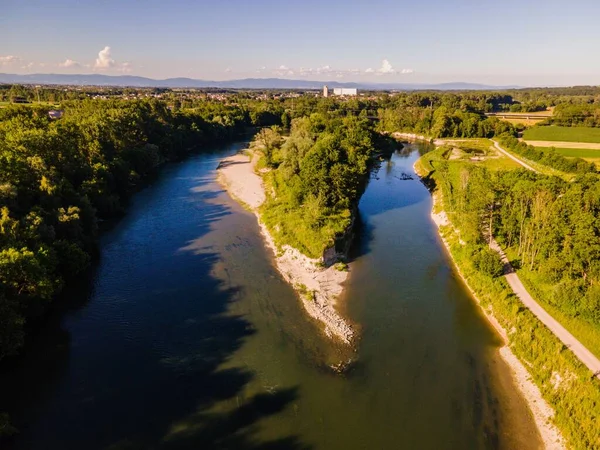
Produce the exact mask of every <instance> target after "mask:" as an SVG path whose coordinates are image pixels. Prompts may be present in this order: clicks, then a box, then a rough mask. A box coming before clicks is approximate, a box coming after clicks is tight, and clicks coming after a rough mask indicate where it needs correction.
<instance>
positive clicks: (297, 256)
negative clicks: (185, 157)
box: [217, 153, 355, 344]
mask: <svg viewBox="0 0 600 450" xmlns="http://www.w3.org/2000/svg"><path fill="white" fill-rule="evenodd" d="M255 164H256V157H253V156H252V155H249V154H247V153H238V154H236V155H234V156H231V157H228V158H225V159H224V160H223V161H221V162H220V163H219V166H218V167H217V171H218V178H217V179H218V181H219V183H220V184H221V185H222V186H223V187H224V188H225V189H226V190H227V192H228V193H229V194H230V196H231V197H232V198H234V199H235V200H237V201H238V202H240V203H241V204H242V205H244V206H245V207H246V208H247V209H249V210H250V211H251V212H252V213H254V215H255V216H256V217H257V219H258V223H259V226H260V229H261V234H262V235H263V238H264V240H265V244H266V245H267V247H268V248H270V249H271V251H272V252H273V257H274V260H275V265H276V267H277V270H278V271H279V272H280V273H281V275H282V276H283V278H284V279H285V280H286V281H287V282H288V283H290V285H292V287H293V288H294V289H295V290H296V292H297V293H298V295H299V297H300V299H301V301H302V305H303V306H304V309H305V310H306V312H307V313H308V314H309V315H310V316H311V317H312V318H314V319H316V320H317V321H319V322H320V323H321V324H322V325H323V326H324V332H325V334H326V335H327V336H329V337H331V338H335V339H338V340H340V341H341V342H343V343H345V344H352V342H353V340H354V338H355V331H354V329H353V328H352V326H351V325H350V323H349V322H348V321H347V320H346V319H344V318H343V317H342V316H341V315H340V313H339V312H338V311H337V309H336V308H335V305H336V300H337V298H338V297H339V295H340V294H341V293H342V291H343V284H344V282H345V281H346V279H347V278H348V272H347V271H341V270H338V269H337V268H336V267H335V266H333V265H331V266H329V267H327V268H323V267H321V266H322V260H321V259H312V258H308V257H307V256H305V255H304V254H302V253H301V252H300V251H298V250H297V249H295V248H293V247H291V246H289V245H284V246H282V247H281V248H278V247H277V245H276V244H275V241H274V240H273V237H272V236H271V234H270V233H269V231H268V230H267V228H266V226H265V225H264V223H262V221H261V217H260V214H259V211H258V208H259V207H260V205H262V203H263V202H264V201H265V192H264V187H263V183H262V178H261V177H260V176H259V175H258V174H257V173H256V172H255Z"/></svg>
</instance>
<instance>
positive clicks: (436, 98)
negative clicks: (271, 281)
mask: <svg viewBox="0 0 600 450" xmlns="http://www.w3.org/2000/svg"><path fill="white" fill-rule="evenodd" d="M15 99H19V100H22V99H24V101H25V102H26V103H24V104H22V103H21V102H20V101H19V104H15V103H11V102H13V101H14V100H15ZM0 101H2V102H4V103H2V104H0V106H2V108H0V211H1V215H0V359H2V358H4V359H5V363H10V358H15V357H18V356H15V355H18V353H19V352H20V351H26V349H27V348H26V346H25V347H24V344H25V343H26V342H27V336H28V333H30V332H31V331H33V330H35V327H36V325H37V324H39V323H42V322H43V320H44V317H45V314H46V313H47V311H48V309H49V308H51V307H52V301H53V300H54V299H56V298H57V296H58V295H59V294H60V292H61V289H62V288H63V287H64V286H65V285H66V284H67V283H69V282H70V280H72V279H73V278H74V277H76V276H78V275H80V274H81V273H82V272H83V271H85V269H86V268H87V267H89V266H90V264H94V260H95V258H97V256H98V251H97V238H98V235H99V233H100V232H99V229H100V228H101V222H102V221H106V220H113V219H115V218H118V217H120V216H123V215H124V214H126V213H127V204H128V198H129V197H130V196H131V195H132V194H133V193H134V192H136V191H137V190H139V189H142V188H143V186H144V184H145V182H146V180H148V179H151V177H152V176H153V175H154V174H155V173H156V172H157V171H159V170H160V168H161V166H162V165H163V164H165V163H167V162H169V161H176V160H180V159H182V158H185V157H187V156H188V155H191V154H193V153H194V152H202V151H203V149H204V148H206V147H208V146H210V145H213V144H217V143H224V142H227V141H230V140H231V139H233V138H234V137H237V136H240V135H241V134H243V133H244V132H251V133H252V134H253V135H254V137H253V144H252V145H251V146H250V152H249V153H248V154H246V155H243V157H244V158H246V160H245V161H246V162H247V161H252V165H251V167H250V164H249V165H248V167H250V170H251V172H252V173H253V174H254V175H255V176H256V177H258V178H259V184H260V183H262V184H261V186H262V187H263V188H264V198H263V199H261V200H260V201H258V202H257V203H256V204H253V205H250V206H251V209H253V210H254V211H255V212H256V213H257V214H258V215H259V217H260V220H261V223H262V225H263V226H264V227H265V230H266V232H267V233H268V236H269V239H272V244H273V249H274V251H275V256H276V258H280V257H285V253H286V252H288V256H289V260H293V259H294V258H296V259H297V260H301V257H305V258H307V261H310V264H313V265H314V264H316V263H317V262H320V264H322V267H316V266H315V267H314V271H312V272H310V275H311V276H312V275H314V274H315V273H317V272H320V271H326V270H329V271H330V273H332V272H335V273H337V274H339V277H338V278H336V282H335V283H337V285H341V283H343V281H344V280H345V277H346V271H347V262H348V261H347V249H348V246H349V244H350V241H351V239H352V237H351V236H352V229H353V223H354V220H355V217H356V214H357V205H358V201H359V199H360V197H361V194H362V192H363V191H364V188H365V186H366V184H367V183H368V178H369V174H370V171H371V170H372V168H373V167H374V165H376V163H377V161H378V159H379V156H381V155H384V154H385V153H386V152H390V151H394V150H395V148H397V147H398V143H397V142H396V141H395V140H393V139H392V138H391V136H393V135H394V133H414V134H416V135H420V136H423V137H424V138H426V139H427V140H435V139H437V140H440V139H441V140H442V142H441V144H440V145H439V148H438V149H437V150H435V151H433V152H430V153H427V154H425V155H424V156H423V157H422V158H421V160H420V161H419V163H418V164H417V168H418V171H419V173H420V174H421V175H422V177H423V179H424V181H425V182H426V183H427V184H428V187H429V188H430V189H431V190H432V191H433V192H434V194H435V195H437V197H436V204H435V208H436V212H437V213H439V212H442V211H443V212H444V213H445V214H446V216H447V218H448V222H447V223H446V224H445V225H443V226H442V227H441V228H440V231H441V233H442V235H443V236H444V238H445V239H446V240H447V241H448V243H449V247H450V249H451V253H452V255H453V257H454V259H455V262H456V264H457V266H458V267H459V268H460V270H461V272H462V273H463V274H464V276H465V278H466V280H467V282H468V283H469V286H471V288H472V289H473V291H474V292H475V293H476V295H477V297H478V298H479V299H480V300H481V302H482V307H483V308H484V309H485V310H486V311H487V312H488V313H490V314H493V316H494V317H495V318H496V319H497V320H498V321H499V323H500V324H501V325H502V328H503V329H504V330H506V331H507V337H506V339H507V345H508V346H509V348H510V349H511V350H512V351H513V352H514V353H515V354H516V356H517V357H518V358H519V359H520V360H521V361H522V362H523V363H524V364H525V365H526V366H527V370H528V371H529V373H530V374H531V376H532V378H533V380H534V382H535V384H536V385H537V386H538V387H539V389H540V390H541V392H542V395H543V397H544V399H545V400H546V401H547V402H548V403H549V404H550V405H551V406H552V407H553V408H554V410H555V412H556V416H555V418H554V423H555V424H556V425H557V427H558V428H559V429H560V431H561V433H562V434H563V436H564V438H565V439H566V441H567V443H568V445H570V446H571V447H572V448H594V447H595V446H598V445H600V434H599V430H598V427H597V425H596V424H597V423H598V421H600V416H599V411H598V404H600V383H599V382H598V379H597V378H593V376H592V375H593V374H591V373H590V372H589V370H587V369H586V368H585V367H583V366H582V365H581V364H580V363H579V361H578V360H577V359H576V358H575V357H574V356H573V354H571V353H570V352H569V350H568V349H567V348H564V346H563V345H562V344H561V343H560V341H559V340H557V338H556V337H555V336H554V335H553V334H552V333H551V332H550V331H549V330H548V329H547V328H545V327H544V326H543V325H542V324H540V323H539V322H538V321H537V319H536V318H535V317H534V316H533V315H532V314H531V313H530V312H529V311H528V310H527V309H526V308H524V307H522V306H521V305H520V303H519V301H518V299H517V298H516V297H515V296H514V294H512V293H511V291H510V290H509V289H508V288H507V285H506V282H505V281H504V280H503V278H502V274H503V263H502V262H501V260H500V258H499V256H498V255H497V254H496V253H495V252H494V251H493V250H491V249H490V247H489V243H490V241H491V240H492V239H493V240H495V241H497V242H498V244H499V245H500V246H501V247H502V248H503V249H504V251H505V252H506V253H507V255H508V257H509V259H510V261H511V263H512V265H513V266H514V267H515V269H516V270H517V272H518V274H519V276H520V277H521V278H522V279H523V281H524V283H525V284H526V286H527V288H528V290H529V291H530V292H531V293H532V295H533V296H534V297H535V298H536V300H538V301H539V302H540V303H541V304H542V305H543V306H544V307H545V308H546V309H547V310H548V311H549V312H550V313H551V314H552V315H553V316H554V317H555V318H556V319H557V320H559V321H560V322H561V323H562V324H563V325H564V326H565V327H566V328H568V329H569V331H570V332H571V333H573V334H574V335H575V336H576V337H577V338H578V339H579V340H580V341H582V342H583V343H584V344H585V345H586V346H587V347H588V348H589V349H590V350H591V351H592V352H594V353H595V354H596V355H599V354H600V332H599V331H600V289H599V288H598V286H599V283H600V262H599V261H600V220H599V218H600V178H599V177H600V175H599V174H598V168H597V166H596V163H597V162H598V161H600V148H599V147H596V145H597V144H600V139H596V137H595V134H594V132H595V131H596V130H597V128H596V127H598V125H599V123H600V122H599V121H598V118H599V117H600V89H599V88H592V87H577V88H555V89H528V90H514V91H507V92H461V93H459V92H404V93H392V92H386V93H379V92H371V93H366V94H364V95H361V96H359V97H350V98H322V97H320V95H319V94H318V93H315V92H292V93H289V92H283V91H282V92H269V91H265V92H262V91H261V92H258V91H257V92H254V91H250V92H248V91H225V90H221V91H196V90H187V91H186V90H179V91H170V90H167V89H137V90H136V89H120V88H89V89H82V90H72V89H55V88H35V87H24V86H1V87H0ZM27 102H28V103H27ZM51 110H60V111H61V116H60V118H58V119H56V118H52V116H51V115H49V111H51ZM502 112H511V113H513V114H517V115H518V114H521V113H522V114H525V113H541V114H542V115H541V116H539V119H538V118H536V121H535V125H534V124H526V122H527V120H529V119H528V117H530V116H523V123H521V122H519V119H514V117H512V118H511V119H510V120H503V119H502V118H501V117H500V116H496V115H494V114H498V113H502ZM581 130H583V131H581ZM590 130H591V131H590ZM490 139H494V141H495V142H497V143H498V145H500V146H501V148H502V149H504V150H505V151H506V152H508V153H509V154H510V155H512V156H513V157H514V158H515V159H516V160H517V161H521V162H523V163H525V164H526V165H528V166H529V167H532V168H533V169H535V170H534V171H532V170H525V169H523V168H522V167H520V166H519V165H518V164H517V163H514V162H511V161H510V160H508V159H507V158H502V157H501V156H500V155H499V154H498V153H497V151H496V150H495V147H494V141H492V140H490ZM528 142H533V143H534V144H536V143H538V142H546V144H545V145H544V146H541V145H537V144H536V145H533V144H529V143H528ZM586 143H587V144H588V145H589V148H586V147H585V144H586ZM595 151H597V152H598V156H596V154H595V153H594V152H595ZM590 155H591V156H590ZM230 167H234V166H233V165H232V166H230ZM225 169H227V165H226V164H224V165H223V170H225ZM234 175H235V173H234ZM232 182H233V181H232V179H230V180H229V183H232ZM225 184H227V181H226V182H225ZM232 192H233V190H232ZM233 193H234V194H235V192H233ZM241 200H242V201H243V200H244V199H243V198H242V199H241ZM398 226H399V227H401V224H398ZM288 249H293V250H296V251H297V252H298V253H294V252H292V250H288ZM298 258H300V259H298ZM311 270H313V268H312V266H311ZM280 271H281V269H280ZM282 274H283V275H284V278H286V279H288V278H287V277H286V275H285V274H284V273H283V271H282ZM288 281H290V282H291V283H292V284H294V285H295V286H294V287H295V288H296V290H297V291H299V292H301V297H302V301H303V302H304V304H305V306H306V308H307V309H310V308H311V306H310V305H315V304H316V305H327V308H329V309H328V310H327V311H328V312H327V314H328V315H329V317H330V318H333V320H334V321H337V320H338V319H339V320H342V321H343V320H344V319H343V317H342V316H341V315H338V316H335V315H334V314H338V312H337V310H336V309H335V308H334V307H333V306H335V305H334V303H333V304H332V302H331V301H330V300H331V299H330V298H329V296H330V293H328V294H327V295H323V294H322V293H320V292H319V290H318V288H315V287H313V286H308V285H306V283H303V282H302V280H301V279H300V278H298V277H294V276H290V277H289V279H288ZM317 284H318V282H317ZM340 290H341V288H339V289H338V288H336V289H333V291H334V292H333V294H332V295H331V296H333V297H335V296H336V295H337V294H339V292H340ZM319 296H322V297H323V298H320V297H319ZM307 305H308V306H307ZM309 312H310V311H309ZM399 326H400V325H399ZM340 327H341V328H340V329H341V331H339V333H337V336H338V337H339V338H341V339H342V340H345V341H347V342H350V341H351V340H352V339H353V333H352V331H351V326H350V325H349V324H347V323H343V324H341V325H340ZM346 327H347V328H346ZM332 329H333V328H331V329H330V332H331V333H332V334H334V335H335V334H336V332H335V331H331V330H332ZM3 420H4V422H3V423H2V424H0V427H3V428H2V431H4V432H5V433H8V432H11V431H13V430H12V429H11V427H10V425H8V422H7V421H6V419H5V418H4V417H3Z"/></svg>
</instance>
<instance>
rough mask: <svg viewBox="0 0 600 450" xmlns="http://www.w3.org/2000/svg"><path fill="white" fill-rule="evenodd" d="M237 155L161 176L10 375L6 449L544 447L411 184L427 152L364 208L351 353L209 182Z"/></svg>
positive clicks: (350, 300) (250, 224)
mask: <svg viewBox="0 0 600 450" xmlns="http://www.w3.org/2000/svg"><path fill="white" fill-rule="evenodd" d="M243 145H244V144H243V143H237V144H234V145H231V146H227V147H224V148H219V149H214V151H212V152H207V153H203V154H201V155H196V156H193V157H190V158H189V159H187V160H186V161H184V162H181V163H177V164H170V165H168V166H166V167H165V168H164V169H163V170H162V172H161V174H160V175H159V177H158V178H157V179H156V180H155V182H153V183H152V185H150V186H148V187H147V188H146V189H144V190H143V191H141V192H140V193H138V194H136V195H135V196H134V198H133V199H132V202H131V205H130V207H129V210H128V213H127V215H126V216H125V217H124V218H123V219H122V220H120V221H119V222H118V223H117V224H116V225H115V226H114V227H112V229H111V230H109V231H106V232H105V233H104V234H103V236H102V238H101V259H100V261H99V263H98V264H97V265H96V267H95V268H94V270H93V271H91V273H90V274H89V277H84V278H82V280H80V283H79V285H77V286H71V287H70V288H69V289H68V290H67V291H66V292H65V295H64V299H63V300H62V301H61V302H60V303H59V307H58V308H56V310H55V311H54V312H53V314H52V315H51V316H50V318H49V320H48V321H47V323H46V324H45V326H44V328H43V329H42V330H41V331H40V332H39V333H37V335H36V337H35V338H34V339H33V340H32V343H31V344H30V345H29V347H28V349H27V351H26V352H25V354H24V355H23V356H22V357H21V358H19V359H18V360H16V361H14V362H12V363H11V364H10V365H9V366H8V367H4V368H3V371H2V374H1V375H0V395H1V398H2V402H1V404H0V410H6V411H8V412H9V413H10V415H11V417H12V419H13V422H14V423H15V425H16V426H17V427H18V428H19V429H20V434H19V435H18V436H17V437H16V438H15V439H14V440H13V441H12V442H10V443H9V444H8V448H12V449H61V450H68V449H110V450H116V449H124V450H125V449H127V450H128V449H154V448H157V449H158V448H160V449H162V448H165V449H170V448H173V449H179V448H181V449H187V448H194V449H200V448H202V449H204V448H235V449H259V448H260V449H266V448H268V449H273V448H282V449H338V448H339V449H388V448H389V449H417V448H418V449H436V450H437V449H512V448H519V449H524V450H527V449H536V448H540V440H539V436H538V435H537V431H536V429H535V426H534V424H533V420H532V418H531V415H530V413H529V411H528V409H527V407H526V405H525V404H524V402H523V400H522V399H521V397H520V396H519V395H518V394H517V393H516V390H515V386H514V384H513V382H512V380H511V377H510V376H509V371H508V369H507V367H506V366H505V365H504V363H503V362H502V361H501V360H500V359H499V358H498V355H497V348H498V345H499V344H500V341H499V339H498V338H497V336H496V335H495V334H494V333H493V332H492V331H491V328H490V326H489V325H488V324H487V322H486V321H485V318H484V317H483V316H482V315H481V314H480V312H479V310H478V308H477V306H476V305H475V303H474V301H473V300H472V299H471V298H470V296H469V294H468V293H467V291H466V289H465V287H464V286H463V285H462V284H461V282H460V280H459V279H458V277H457V276H456V274H455V273H454V271H453V270H452V268H451V266H450V263H449V260H448V257H447V256H446V254H445V252H444V249H443V247H442V246H441V244H440V242H439V240H438V237H437V235H436V230H435V227H434V225H433V224H432V222H431V220H430V218H429V213H430V209H431V199H430V196H429V193H428V192H427V190H426V189H425V188H424V187H423V186H422V185H421V183H420V182H419V181H418V180H417V179H416V177H415V179H413V180H404V179H403V178H406V177H403V176H402V174H403V173H407V174H414V172H413V170H412V165H413V163H414V161H415V160H416V159H417V158H418V156H419V152H420V151H425V148H424V147H422V146H417V145H409V146H407V147H406V148H405V149H404V150H403V151H402V152H398V153H396V154H394V155H393V156H392V157H391V159H390V160H389V161H384V162H383V163H382V165H381V167H380V169H379V170H377V171H376V172H374V173H373V175H372V179H371V180H370V182H369V185H368V187H367V190H366V192H365V194H364V196H363V197H362V199H361V202H360V208H359V209H360V217H361V220H360V226H359V229H358V235H357V239H356V244H355V246H354V248H353V250H352V259H353V261H352V263H351V275H350V278H349V281H348V286H347V290H346V292H345V294H344V296H343V299H342V301H341V302H340V303H341V304H343V305H344V312H345V313H346V314H347V315H348V316H349V317H350V319H351V320H352V321H353V322H354V323H356V324H359V326H360V330H361V335H362V338H361V339H360V341H359V343H358V346H357V349H356V351H351V350H349V349H347V348H344V347H342V346H339V345H336V344H333V343H332V342H331V341H330V340H328V339H327V338H324V337H323V336H322V335H321V334H320V332H319V328H318V325H316V324H315V323H313V322H312V321H311V320H310V319H308V318H307V316H306V314H305V313H304V311H303V310H302V307H301V305H300V302H299V301H298V300H297V298H296V297H295V294H294V292H293V291H292V289H291V288H290V286H288V285H287V284H286V283H285V282H284V281H283V280H282V279H281V277H280V275H279V274H278V273H277V271H276V270H275V269H274V267H273V264H272V261H271V255H270V254H269V252H268V251H267V250H266V249H265V247H264V245H263V242H262V240H261V237H260V234H259V228H258V225H257V223H256V220H255V218H254V216H253V215H252V214H250V213H249V212H247V211H245V210H244V209H243V208H241V207H240V206H239V205H238V204H237V203H235V202H234V201H233V200H231V199H230V198H229V196H228V195H227V194H226V193H225V192H224V191H223V190H222V188H221V187H220V186H219V185H218V184H217V183H216V182H215V175H216V173H215V168H216V166H217V164H218V162H219V160H220V159H221V158H223V157H224V156H227V155H229V154H231V153H233V152H235V151H237V150H238V149H240V148H242V146H243ZM348 358H353V359H355V361H356V362H355V364H354V365H353V366H352V368H351V369H350V370H349V371H348V372H346V373H345V374H336V373H334V372H333V371H331V370H330V369H329V368H328V365H330V364H333V363H336V362H339V361H342V360H347V359H348Z"/></svg>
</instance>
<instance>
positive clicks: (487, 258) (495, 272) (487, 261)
mask: <svg viewBox="0 0 600 450" xmlns="http://www.w3.org/2000/svg"><path fill="white" fill-rule="evenodd" d="M473 264H474V266H475V268H476V269H477V270H480V271H481V272H483V273H485V274H486V275H490V276H491V277H493V278H495V277H499V276H501V275H502V274H503V273H504V264H503V263H502V260H501V259H500V256H499V255H498V253H496V252H495V251H494V250H492V249H491V248H489V247H484V248H481V249H480V250H479V251H476V253H475V255H473Z"/></svg>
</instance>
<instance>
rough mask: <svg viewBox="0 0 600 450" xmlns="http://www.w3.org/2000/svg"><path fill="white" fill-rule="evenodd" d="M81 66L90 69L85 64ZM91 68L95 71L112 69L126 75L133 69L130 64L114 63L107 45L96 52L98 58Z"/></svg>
mask: <svg viewBox="0 0 600 450" xmlns="http://www.w3.org/2000/svg"><path fill="white" fill-rule="evenodd" d="M83 65H84V66H85V67H91V66H88V65H87V64H83ZM93 67H94V69H97V70H106V69H114V70H117V71H119V72H126V73H129V72H131V71H132V69H133V66H132V64H131V63H130V62H123V63H118V62H116V61H115V60H114V59H113V57H112V51H111V49H110V47H109V46H108V45H107V46H106V47H104V48H103V49H102V50H100V51H99V52H98V58H96V62H95V63H94V66H93Z"/></svg>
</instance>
